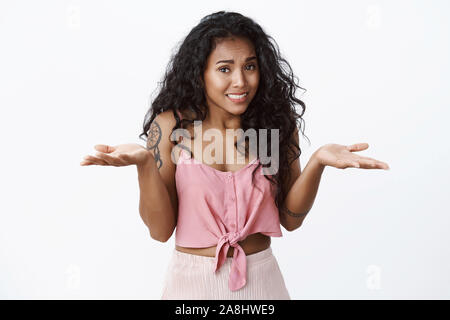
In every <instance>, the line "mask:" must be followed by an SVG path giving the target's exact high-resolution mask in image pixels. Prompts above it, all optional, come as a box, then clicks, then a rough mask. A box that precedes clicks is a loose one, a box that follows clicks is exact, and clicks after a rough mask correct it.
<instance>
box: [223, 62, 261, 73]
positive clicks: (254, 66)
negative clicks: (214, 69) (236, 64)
mask: <svg viewBox="0 0 450 320" xmlns="http://www.w3.org/2000/svg"><path fill="white" fill-rule="evenodd" d="M249 67H253V69H250V68H249ZM246 68H247V70H256V65H254V64H250V65H248V66H246ZM225 69H226V70H230V69H229V68H228V67H222V68H220V69H218V70H219V71H220V72H223V71H222V70H225ZM224 73H228V72H224Z"/></svg>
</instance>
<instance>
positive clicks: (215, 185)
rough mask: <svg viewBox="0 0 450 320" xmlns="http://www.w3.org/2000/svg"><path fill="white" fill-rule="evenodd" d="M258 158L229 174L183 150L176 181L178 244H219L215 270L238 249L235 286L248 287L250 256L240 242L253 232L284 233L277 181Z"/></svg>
mask: <svg viewBox="0 0 450 320" xmlns="http://www.w3.org/2000/svg"><path fill="white" fill-rule="evenodd" d="M258 162H259V160H258V159H255V160H253V161H251V162H250V163H248V164H247V165H246V166H245V167H243V168H241V169H240V170H238V171H234V172H224V171H220V170H217V169H214V168H213V167H211V166H208V165H206V164H203V163H202V162H200V161H198V160H197V159H195V158H191V155H190V153H189V152H188V151H186V150H182V151H181V153H180V157H179V159H178V163H177V167H176V173H175V179H176V187H177V194H178V221H177V227H176V233H175V244H176V245H179V246H182V247H190V248H206V247H212V246H215V245H217V249H216V255H215V260H214V270H212V271H213V272H216V271H217V270H218V269H219V268H220V267H221V266H222V264H223V263H224V262H225V261H226V258H227V253H228V249H229V247H230V246H231V247H234V253H233V257H232V262H231V270H230V275H229V278H228V286H229V288H230V290H232V291H236V290H239V289H240V288H242V287H243V286H245V284H246V279H247V260H246V255H245V252H244V250H243V249H242V247H241V246H240V245H239V243H238V241H241V240H244V239H245V238H246V237H247V236H248V235H250V234H253V233H258V232H260V233H262V234H264V235H267V236H271V237H281V236H282V233H281V229H280V220H279V216H278V208H277V207H276V205H275V201H274V196H273V188H272V184H271V183H270V182H269V181H268V180H267V179H266V178H265V177H264V175H262V167H259V168H258V170H257V171H256V173H255V178H254V182H255V184H256V185H257V186H258V188H260V189H261V191H260V190H258V189H257V188H255V187H254V186H253V185H252V171H253V169H254V168H255V166H256V165H257V164H258Z"/></svg>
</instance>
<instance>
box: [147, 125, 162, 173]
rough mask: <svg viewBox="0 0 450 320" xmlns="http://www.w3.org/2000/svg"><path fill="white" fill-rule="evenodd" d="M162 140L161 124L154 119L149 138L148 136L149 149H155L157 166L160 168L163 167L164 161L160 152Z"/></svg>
mask: <svg viewBox="0 0 450 320" xmlns="http://www.w3.org/2000/svg"><path fill="white" fill-rule="evenodd" d="M160 141H161V127H160V126H159V124H158V122H156V121H153V122H152V124H151V126H150V130H149V131H148V138H147V150H154V151H153V152H154V155H155V162H156V166H157V167H158V170H159V168H161V167H162V165H163V163H162V160H161V154H160V152H159V148H158V145H159V142H160Z"/></svg>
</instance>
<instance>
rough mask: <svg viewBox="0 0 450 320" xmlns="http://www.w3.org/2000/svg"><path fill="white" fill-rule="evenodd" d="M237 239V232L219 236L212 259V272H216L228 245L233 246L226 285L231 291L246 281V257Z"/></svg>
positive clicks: (223, 258)
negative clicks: (213, 258)
mask: <svg viewBox="0 0 450 320" xmlns="http://www.w3.org/2000/svg"><path fill="white" fill-rule="evenodd" d="M239 240H240V233H239V232H228V233H226V234H224V235H223V236H222V237H220V239H219V242H218V243H217V248H216V256H215V260H214V272H217V270H219V269H220V267H221V266H222V265H223V264H224V263H225V261H226V259H227V253H228V249H229V248H230V246H231V247H233V248H234V252H233V259H232V261H231V269H230V275H229V278H228V287H229V288H230V290H231V291H237V290H239V289H241V288H242V287H244V286H245V284H246V283H247V257H246V255H245V251H244V249H242V247H241V246H240V245H239V244H238V241H239Z"/></svg>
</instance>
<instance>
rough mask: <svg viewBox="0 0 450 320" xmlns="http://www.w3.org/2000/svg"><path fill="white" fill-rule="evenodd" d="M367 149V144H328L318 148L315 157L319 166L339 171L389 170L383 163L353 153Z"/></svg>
mask: <svg viewBox="0 0 450 320" xmlns="http://www.w3.org/2000/svg"><path fill="white" fill-rule="evenodd" d="M368 147H369V144H367V143H357V144H353V145H350V146H343V145H339V144H333V143H330V144H326V145H324V146H322V147H320V148H319V150H317V151H316V157H317V160H318V161H319V163H320V164H322V165H324V166H332V167H336V168H339V169H345V168H349V167H352V168H361V169H385V170H389V166H388V164H387V163H385V162H382V161H379V160H376V159H373V158H369V157H363V156H360V155H357V154H355V153H353V152H356V151H362V150H366V149H367V148H368Z"/></svg>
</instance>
